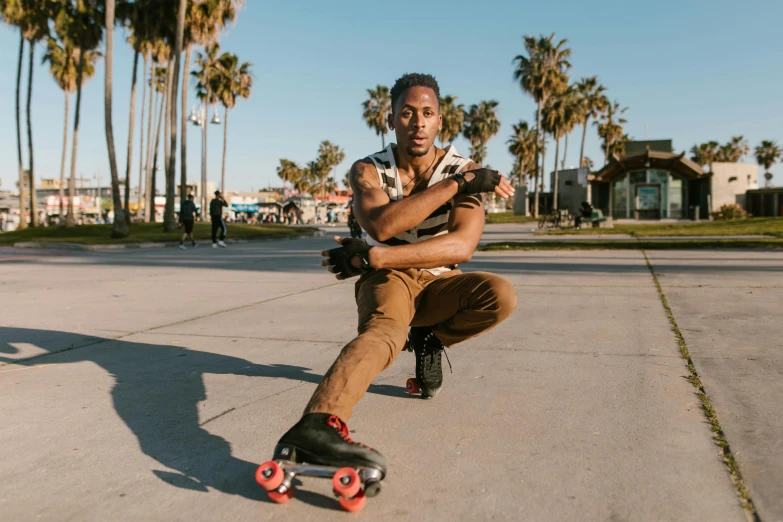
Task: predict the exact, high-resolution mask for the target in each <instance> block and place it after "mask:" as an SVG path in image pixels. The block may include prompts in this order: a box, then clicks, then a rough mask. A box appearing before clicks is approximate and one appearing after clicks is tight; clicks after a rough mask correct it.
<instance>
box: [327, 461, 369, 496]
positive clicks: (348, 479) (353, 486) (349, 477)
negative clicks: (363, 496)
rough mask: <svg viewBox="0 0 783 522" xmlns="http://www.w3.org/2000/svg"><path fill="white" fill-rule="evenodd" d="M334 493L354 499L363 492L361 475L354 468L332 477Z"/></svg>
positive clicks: (338, 472)
mask: <svg viewBox="0 0 783 522" xmlns="http://www.w3.org/2000/svg"><path fill="white" fill-rule="evenodd" d="M332 487H333V488H334V492H335V493H337V494H338V495H339V496H341V497H346V498H353V497H355V496H356V494H357V493H358V492H359V490H361V488H362V483H361V481H360V480H359V474H358V473H356V470H355V469H353V468H342V469H340V470H338V471H337V473H335V474H334V476H333V477H332Z"/></svg>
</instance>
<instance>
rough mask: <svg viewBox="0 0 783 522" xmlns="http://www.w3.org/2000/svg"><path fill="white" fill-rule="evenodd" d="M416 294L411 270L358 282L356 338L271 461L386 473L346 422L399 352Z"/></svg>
mask: <svg viewBox="0 0 783 522" xmlns="http://www.w3.org/2000/svg"><path fill="white" fill-rule="evenodd" d="M420 291H421V284H420V281H419V275H418V273H417V271H415V270H410V271H406V272H398V271H392V270H376V271H373V272H370V273H368V274H365V275H364V276H362V277H361V278H360V279H359V281H358V282H357V283H356V303H357V305H358V309H359V335H358V337H356V338H355V339H354V340H353V341H351V342H350V343H348V344H347V345H346V346H345V347H344V348H343V349H342V351H341V352H340V355H339V356H338V357H337V360H336V361H335V362H334V364H332V367H331V368H330V369H329V371H328V372H327V373H326V375H325V376H324V378H323V380H322V381H321V384H319V385H318V388H317V389H316V391H315V393H314V394H313V397H312V398H311V399H310V403H309V404H308V405H307V408H305V412H304V416H303V417H302V419H301V420H300V421H299V422H298V423H297V424H296V425H294V427H293V428H291V429H290V430H288V432H286V434H285V435H283V437H282V438H281V439H280V442H278V444H277V447H276V448H275V456H274V458H289V459H294V460H304V461H306V462H310V463H312V464H322V465H327V466H370V467H373V468H376V469H378V470H380V471H382V472H383V473H384V474H385V473H386V469H387V464H386V459H384V458H383V456H382V455H381V454H380V453H378V452H377V451H375V450H373V449H372V448H369V447H367V446H365V445H363V444H359V443H357V442H354V441H353V440H351V438H350V436H349V435H348V434H349V430H348V426H347V424H346V421H347V420H348V419H349V418H350V417H351V412H352V409H353V407H354V406H355V405H356V403H357V402H359V399H361V397H362V395H364V393H365V392H366V391H367V388H368V387H369V386H370V383H371V382H372V380H373V378H375V376H376V375H378V373H380V372H381V371H383V370H384V369H385V368H388V367H389V366H390V365H391V363H392V361H394V358H395V357H396V356H397V355H398V354H399V353H400V351H401V350H402V347H403V346H404V344H405V336H406V334H407V330H408V324H409V323H410V320H411V318H412V317H413V314H414V304H413V300H412V297H413V298H415V296H416V295H417V294H418V293H419V292H420Z"/></svg>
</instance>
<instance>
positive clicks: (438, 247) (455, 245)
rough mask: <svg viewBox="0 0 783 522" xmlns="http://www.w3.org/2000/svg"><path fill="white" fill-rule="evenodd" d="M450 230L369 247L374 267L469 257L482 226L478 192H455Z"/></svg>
mask: <svg viewBox="0 0 783 522" xmlns="http://www.w3.org/2000/svg"><path fill="white" fill-rule="evenodd" d="M448 226H449V233H448V234H443V235H442V236H437V237H434V238H432V239H428V240H426V241H422V242H421V243H414V244H412V245H399V246H393V247H375V248H372V249H370V253H369V256H370V265H371V266H372V267H373V268H394V269H399V270H404V269H408V268H435V267H439V266H444V265H445V266H448V265H456V264H460V263H465V262H467V261H470V259H471V257H473V252H475V251H476V245H478V242H479V240H480V239H481V233H482V232H483V230H484V207H483V205H482V203H481V198H480V197H478V196H458V197H457V198H456V199H455V202H454V208H453V209H452V210H451V214H450V215H449V225H448Z"/></svg>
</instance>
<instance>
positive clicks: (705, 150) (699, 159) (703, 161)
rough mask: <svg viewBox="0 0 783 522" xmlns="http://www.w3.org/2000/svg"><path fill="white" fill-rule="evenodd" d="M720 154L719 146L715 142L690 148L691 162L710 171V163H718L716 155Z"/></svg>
mask: <svg viewBox="0 0 783 522" xmlns="http://www.w3.org/2000/svg"><path fill="white" fill-rule="evenodd" d="M719 153H720V145H719V144H718V142H717V141H710V142H707V143H701V144H699V145H694V146H693V147H691V160H693V161H694V162H695V163H697V164H698V165H699V166H701V167H707V166H709V167H710V170H712V167H711V165H712V163H713V162H715V161H718V155H719Z"/></svg>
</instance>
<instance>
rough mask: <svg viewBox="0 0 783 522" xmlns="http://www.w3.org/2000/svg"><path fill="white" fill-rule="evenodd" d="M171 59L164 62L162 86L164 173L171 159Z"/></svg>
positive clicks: (167, 169) (167, 170) (172, 69)
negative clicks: (164, 71)
mask: <svg viewBox="0 0 783 522" xmlns="http://www.w3.org/2000/svg"><path fill="white" fill-rule="evenodd" d="M171 62H172V60H171V59H170V58H169V61H168V63H167V64H166V83H165V86H164V87H163V90H164V92H165V94H164V95H163V99H164V100H165V102H166V107H165V109H164V112H163V114H164V121H165V123H164V125H163V127H164V132H165V134H164V135H163V151H164V156H163V158H164V161H165V163H164V164H163V168H164V169H165V171H166V175H168V172H169V162H170V161H171V140H170V139H169V137H170V136H171V105H172V101H171V81H172V75H173V71H174V68H173V67H172V65H171Z"/></svg>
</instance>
